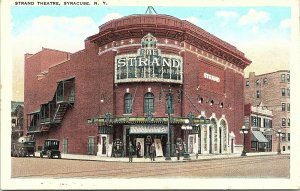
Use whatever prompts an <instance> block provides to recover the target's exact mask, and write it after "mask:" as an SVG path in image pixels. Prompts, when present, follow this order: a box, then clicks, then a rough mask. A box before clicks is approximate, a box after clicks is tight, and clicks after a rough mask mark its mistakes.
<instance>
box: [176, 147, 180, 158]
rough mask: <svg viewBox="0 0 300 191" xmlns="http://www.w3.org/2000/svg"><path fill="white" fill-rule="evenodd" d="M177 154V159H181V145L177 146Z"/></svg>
mask: <svg viewBox="0 0 300 191" xmlns="http://www.w3.org/2000/svg"><path fill="white" fill-rule="evenodd" d="M176 156H177V160H180V152H179V146H177V147H176Z"/></svg>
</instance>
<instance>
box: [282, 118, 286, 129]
mask: <svg viewBox="0 0 300 191" xmlns="http://www.w3.org/2000/svg"><path fill="white" fill-rule="evenodd" d="M281 125H282V126H283V127H285V126H286V119H285V118H282V119H281Z"/></svg>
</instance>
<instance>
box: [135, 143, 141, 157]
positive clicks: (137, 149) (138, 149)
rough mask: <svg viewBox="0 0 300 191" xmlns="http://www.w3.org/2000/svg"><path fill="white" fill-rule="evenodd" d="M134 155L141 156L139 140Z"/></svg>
mask: <svg viewBox="0 0 300 191" xmlns="http://www.w3.org/2000/svg"><path fill="white" fill-rule="evenodd" d="M136 155H137V158H140V157H141V143H140V142H138V144H137V146H136Z"/></svg>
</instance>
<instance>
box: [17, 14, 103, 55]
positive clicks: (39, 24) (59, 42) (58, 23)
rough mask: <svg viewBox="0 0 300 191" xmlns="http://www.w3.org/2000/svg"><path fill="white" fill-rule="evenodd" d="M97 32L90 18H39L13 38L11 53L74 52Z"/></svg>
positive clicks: (96, 27)
mask: <svg viewBox="0 0 300 191" xmlns="http://www.w3.org/2000/svg"><path fill="white" fill-rule="evenodd" d="M97 32H98V26H97V25H96V23H95V22H94V21H93V19H92V18H90V17H74V18H68V17H50V16H40V17H37V18H35V19H33V20H32V22H31V25H30V26H29V27H28V28H26V29H24V30H23V31H22V32H21V33H20V34H18V35H17V36H14V37H13V48H14V50H13V53H14V54H15V55H20V54H21V55H23V54H25V53H35V52H37V51H39V50H41V47H46V48H54V49H59V50H64V51H70V52H74V51H78V50H80V49H82V48H84V39H85V38H86V37H88V36H91V35H93V34H95V33H97ZM20 45H21V46H20Z"/></svg>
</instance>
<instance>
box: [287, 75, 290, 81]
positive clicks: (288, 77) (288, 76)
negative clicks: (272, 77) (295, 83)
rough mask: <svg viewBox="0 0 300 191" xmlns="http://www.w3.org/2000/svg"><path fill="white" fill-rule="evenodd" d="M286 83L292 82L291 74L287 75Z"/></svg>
mask: <svg viewBox="0 0 300 191" xmlns="http://www.w3.org/2000/svg"><path fill="white" fill-rule="evenodd" d="M286 81H287V82H290V74H287V75H286Z"/></svg>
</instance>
